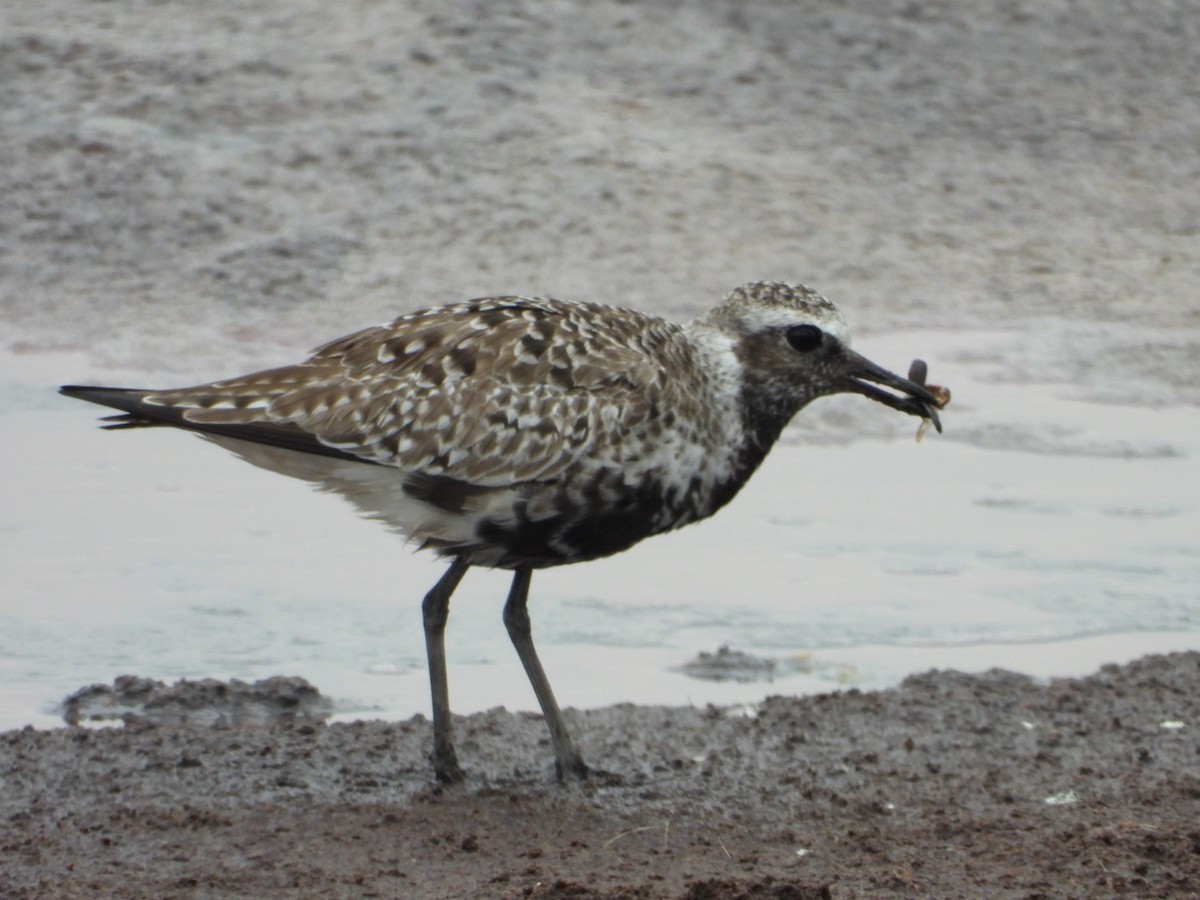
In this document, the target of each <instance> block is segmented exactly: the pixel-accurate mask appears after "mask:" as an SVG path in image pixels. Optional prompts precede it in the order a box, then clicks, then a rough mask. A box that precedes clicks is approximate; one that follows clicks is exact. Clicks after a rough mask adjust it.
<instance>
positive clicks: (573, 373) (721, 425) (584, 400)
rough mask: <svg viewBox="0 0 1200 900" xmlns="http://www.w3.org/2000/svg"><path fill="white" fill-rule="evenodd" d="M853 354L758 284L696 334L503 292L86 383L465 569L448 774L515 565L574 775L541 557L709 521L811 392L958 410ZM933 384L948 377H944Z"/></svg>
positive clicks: (817, 312) (581, 772)
mask: <svg viewBox="0 0 1200 900" xmlns="http://www.w3.org/2000/svg"><path fill="white" fill-rule="evenodd" d="M923 380H924V379H923V377H921V376H918V381H914V380H910V379H909V378H904V377H901V376H899V375H896V374H894V373H892V372H890V371H888V370H887V369H884V368H882V367H881V366H879V365H877V364H875V363H873V362H871V361H870V360H868V359H867V358H866V357H864V356H862V355H860V354H858V353H856V352H855V351H853V350H852V349H851V348H850V332H849V328H848V325H847V322H846V318H845V316H844V315H843V314H842V312H841V311H840V309H839V308H838V307H837V306H836V305H835V304H834V303H833V302H831V301H830V300H828V299H826V298H825V297H823V296H822V295H821V294H819V293H817V292H816V291H814V290H811V289H809V288H807V287H805V286H803V285H800V284H795V283H788V282H780V281H758V282H752V283H749V284H744V285H742V286H741V287H738V288H736V289H734V290H733V291H731V292H730V293H729V294H728V295H727V296H726V297H725V298H724V299H723V300H722V301H721V302H720V303H718V304H717V305H716V306H714V307H713V308H712V309H710V310H709V311H708V312H706V313H704V314H703V315H701V316H699V317H698V318H696V319H695V320H693V321H691V322H689V323H686V324H677V323H673V322H670V321H667V320H665V319H662V318H659V317H657V316H654V315H650V314H647V313H644V312H638V311H635V310H632V309H627V308H623V307H620V306H613V305H606V304H600V303H594V302H578V301H565V300H557V299H551V298H546V297H525V296H496V297H484V298H480V299H475V300H470V301H467V302H462V303H454V304H450V305H445V306H439V307H431V308H425V309H421V310H418V311H415V312H411V313H408V314H405V315H401V316H400V317H399V318H396V319H395V320H393V321H390V322H387V323H385V324H382V325H378V326H374V327H370V328H366V329H364V330H361V331H358V332H355V333H353V334H350V335H347V336H346V337H342V338H339V339H337V340H334V341H331V342H330V343H327V344H324V345H322V346H321V347H318V348H317V349H316V350H314V351H312V355H311V356H310V358H308V359H307V360H305V361H304V362H301V363H299V364H296V365H288V366H283V367H279V368H272V369H266V370H264V371H259V372H254V373H251V374H248V375H241V376H238V377H234V378H228V379H224V380H221V381H214V382H211V383H208V384H201V385H197V386H194V387H185V388H176V389H166V390H148V389H134V388H113V387H94V386H84V385H65V386H63V387H61V388H60V391H61V393H63V394H65V395H67V396H70V397H76V398H79V399H82V400H87V401H90V402H92V403H98V404H101V405H103V406H107V407H110V408H113V409H116V410H119V411H120V413H119V414H118V415H110V416H108V417H107V418H105V419H104V420H103V421H104V422H105V423H107V424H105V425H104V426H103V427H106V428H122V429H123V428H142V427H151V426H174V427H177V428H182V429H186V430H188V431H192V432H197V433H199V434H201V435H203V436H205V437H207V438H208V439H210V440H212V441H214V442H216V443H218V444H221V445H222V446H224V447H226V448H227V449H229V450H232V451H233V452H234V453H236V454H237V455H239V456H240V457H241V458H243V459H245V460H246V461H247V462H250V463H252V464H254V465H257V466H260V467H262V468H265V469H268V470H271V471H275V472H280V473H283V474H286V475H291V476H293V477H297V478H301V479H304V480H306V481H309V482H310V483H312V484H314V485H316V486H317V487H318V488H321V489H323V490H328V491H332V492H336V493H339V494H341V495H343V496H344V497H346V498H348V499H349V500H350V501H351V502H352V503H353V504H355V505H356V506H358V507H359V509H360V510H361V511H363V512H364V513H365V514H367V515H368V516H370V517H373V518H376V519H379V520H381V521H382V522H383V523H385V524H386V525H387V526H388V527H389V528H391V529H392V530H394V531H396V532H398V533H399V534H400V535H402V536H403V537H405V538H407V539H408V540H409V541H411V542H413V543H415V544H416V546H417V547H418V549H427V550H431V551H433V552H434V553H436V554H438V555H439V556H441V557H443V558H444V559H446V560H448V562H449V565H448V568H447V569H446V570H445V573H444V574H443V575H442V576H441V577H440V579H439V580H438V581H437V582H436V584H434V586H433V587H432V588H431V589H430V590H429V592H428V593H427V594H426V595H425V598H424V600H423V602H422V622H423V627H424V632H425V643H426V651H427V656H428V666H429V679H430V693H431V698H432V711H433V749H432V754H431V762H432V765H433V771H434V775H435V777H436V779H437V780H438V781H440V782H444V783H455V782H461V781H462V780H463V779H464V778H465V773H464V770H463V769H462V767H461V766H460V764H459V761H458V757H457V753H456V751H455V747H454V740H453V728H452V722H451V713H450V700H449V690H448V678H447V670H446V655H445V629H446V622H447V618H448V615H449V604H450V598H451V596H452V595H453V593H454V590H455V588H456V587H457V586H458V584H459V582H460V581H461V580H462V578H463V576H464V575H465V574H466V572H467V570H468V569H469V568H470V567H472V566H482V567H489V568H499V569H504V570H509V571H511V572H512V582H511V586H510V588H509V592H508V596H507V599H506V601H505V604H504V608H503V615H502V618H503V622H504V625H505V627H506V629H507V631H508V635H509V637H510V639H511V641H512V643H513V645H514V647H515V648H516V651H517V655H518V657H519V658H520V661H521V663H522V665H523V667H524V669H525V671H526V674H527V675H528V678H529V681H530V683H531V685H532V687H533V690H534V693H535V695H536V696H537V700H538V702H539V705H540V706H541V709H542V713H543V716H544V719H545V722H546V725H547V727H548V729H549V732H550V739H551V743H552V745H553V749H554V756H555V771H556V774H557V777H558V778H559V779H560V780H583V779H586V778H587V777H588V775H589V773H590V772H592V771H593V770H590V769H589V767H588V766H587V765H586V764H585V762H584V760H583V757H582V756H581V754H580V752H579V750H578V748H577V745H576V743H575V742H574V740H573V739H572V737H571V734H570V732H569V730H568V728H567V726H566V724H565V722H564V721H563V716H562V713H561V711H560V708H559V706H558V703H557V701H556V699H555V696H554V693H553V691H552V690H551V687H550V682H549V680H548V678H547V676H546V673H545V671H544V669H543V667H542V664H541V662H540V660H539V658H538V655H537V652H536V650H535V648H534V643H533V637H532V630H531V625H530V617H529V612H528V607H527V602H528V597H529V589H530V581H531V578H532V573H533V571H534V570H536V569H543V568H548V567H551V566H559V565H564V564H569V563H578V562H585V561H588V560H594V559H599V558H601V557H606V556H610V555H612V554H615V553H619V552H621V551H623V550H625V549H627V548H629V547H631V546H633V545H634V544H636V543H638V542H639V541H641V540H643V539H644V538H647V537H650V536H651V535H656V534H661V533H663V532H667V531H671V530H673V529H676V528H679V527H681V526H684V525H687V524H689V523H692V522H696V521H699V520H701V519H704V518H707V517H708V516H711V515H712V514H713V513H715V512H716V511H717V510H719V509H720V508H721V507H723V506H724V505H725V504H727V503H728V502H729V501H730V500H731V499H732V498H733V497H734V495H735V494H737V492H738V491H739V489H740V488H741V487H742V486H743V485H744V484H745V483H746V481H747V479H749V478H750V476H751V475H752V474H753V473H754V471H755V470H756V469H757V468H758V466H759V464H760V463H761V462H762V461H763V459H764V458H765V456H766V455H767V452H768V451H769V450H770V449H771V447H772V445H773V444H774V443H775V442H776V440H777V439H778V438H779V436H780V434H781V432H782V431H783V429H784V427H785V426H786V425H787V424H788V423H789V422H790V421H791V419H792V418H793V417H794V416H795V415H796V414H797V413H798V412H799V411H800V410H801V409H802V408H804V407H805V406H806V405H808V404H809V403H810V402H811V401H813V400H816V399H817V398H819V397H824V396H827V395H832V394H839V393H856V394H861V395H864V396H866V397H868V398H870V399H871V400H874V401H877V402H878V403H881V404H883V405H885V406H888V407H891V408H892V409H895V410H898V411H900V412H903V413H907V414H910V415H913V416H917V417H919V418H921V419H922V420H924V421H923V424H929V423H930V422H932V423H933V424H934V426H935V427H936V428H937V430H938V431H941V430H942V428H941V422H940V419H939V417H938V409H939V408H940V407H941V406H942V405H943V402H942V401H941V400H940V399H939V397H938V396H935V394H933V393H931V391H930V390H929V389H927V388H926V386H925V385H924V384H922V383H918V382H920V381H923ZM930 387H933V386H930Z"/></svg>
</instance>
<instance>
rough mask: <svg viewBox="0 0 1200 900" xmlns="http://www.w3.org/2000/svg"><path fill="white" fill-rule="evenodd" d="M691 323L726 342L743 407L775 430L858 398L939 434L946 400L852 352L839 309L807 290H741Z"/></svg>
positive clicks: (769, 286)
mask: <svg viewBox="0 0 1200 900" xmlns="http://www.w3.org/2000/svg"><path fill="white" fill-rule="evenodd" d="M695 324H696V326H699V328H700V329H701V330H708V331H710V332H713V333H715V334H719V335H720V336H721V337H722V338H723V339H726V340H727V341H728V342H729V343H728V345H727V346H728V348H729V349H730V350H731V351H732V352H733V354H734V355H735V356H736V357H737V361H738V363H739V366H738V369H739V371H740V374H741V390H742V392H743V399H744V400H745V401H746V404H747V408H748V409H750V410H751V412H752V414H757V415H759V416H761V417H764V418H765V419H769V420H771V421H772V422H778V427H779V428H782V427H783V425H785V424H787V422H788V420H790V419H791V418H792V416H794V415H795V414H796V413H797V412H799V411H800V409H801V408H802V407H803V406H804V405H805V404H807V403H809V402H810V401H812V400H815V399H816V398H818V397H823V396H826V395H829V394H840V393H856V394H862V395H864V396H866V397H870V398H871V399H872V400H876V401H878V402H879V403H882V404H884V405H885V406H890V407H892V409H897V410H899V411H901V412H904V413H908V414H909V415H913V416H918V417H920V418H922V419H929V420H930V421H932V422H933V425H934V427H935V428H937V430H938V431H941V430H942V426H941V422H940V420H939V419H938V409H939V408H940V407H941V406H942V405H944V401H943V400H941V399H940V398H939V397H937V396H935V395H934V394H933V393H931V392H930V391H929V390H928V389H927V388H926V387H925V386H924V385H922V384H918V383H916V382H915V381H912V380H910V379H908V378H903V377H901V376H900V375H896V374H895V373H893V372H889V371H888V370H887V369H885V368H883V367H882V366H879V365H876V364H875V363H873V362H871V361H870V360H869V359H867V358H866V357H864V356H862V355H861V354H859V353H855V352H854V351H853V350H851V349H850V331H849V328H848V326H847V325H846V319H845V317H844V316H843V315H842V313H841V310H839V309H838V308H837V306H835V305H834V304H833V303H832V302H830V301H829V300H826V299H825V298H824V297H822V296H821V295H820V294H818V293H816V292H815V291H812V290H810V289H808V288H806V287H803V286H801V285H795V284H784V283H781V282H754V283H752V284H746V285H743V286H741V287H739V288H737V289H736V290H734V291H732V292H731V293H730V294H729V296H728V297H726V298H725V300H724V301H723V302H722V303H721V304H720V305H719V306H717V307H716V308H714V309H713V310H711V311H710V312H709V313H707V314H706V315H705V316H703V317H701V318H700V319H698V320H697V322H696V323H695ZM763 424H764V425H765V424H767V423H766V422H764V423H763Z"/></svg>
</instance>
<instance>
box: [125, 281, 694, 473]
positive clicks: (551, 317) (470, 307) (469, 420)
mask: <svg viewBox="0 0 1200 900" xmlns="http://www.w3.org/2000/svg"><path fill="white" fill-rule="evenodd" d="M664 348H665V349H667V350H668V351H670V352H674V353H685V352H687V350H686V346H685V345H684V343H683V342H682V341H680V340H679V329H678V328H677V327H676V326H673V325H670V324H668V323H666V322H664V321H662V320H660V319H656V318H654V317H650V316H643V315H641V314H637V313H632V312H628V311H624V310H621V311H617V310H613V309H611V308H609V307H602V306H595V305H590V304H576V303H566V302H562V301H554V300H544V299H531V298H515V297H504V298H489V299H486V300H478V301H472V302H470V303H464V304H457V305H454V306H449V307H440V308H437V309H432V310H425V311H422V312H417V313H413V314H411V315H407V316H403V317H401V318H399V319H397V320H395V321H394V322H391V323H389V324H386V325H381V326H377V327H375V328H368V329H366V330H364V331H360V332H357V333H355V334H352V335H348V336H347V337H344V338H341V339H339V340H337V341H334V342H332V343H329V344H326V345H324V346H323V347H321V348H319V349H318V350H316V351H315V352H314V355H313V356H312V357H311V358H310V359H308V360H307V361H305V362H303V363H300V364H299V365H294V366H286V367H283V368H278V369H269V370H266V371H263V372H257V373H254V374H251V375H246V376H242V377H240V378H232V379H228V380H225V381H218V382H215V383H213V384H208V385H200V386H197V387H192V388H185V389H181V390H171V391H159V392H155V393H149V394H145V395H143V396H142V397H141V401H142V404H143V406H142V408H143V410H144V409H146V408H154V407H157V408H160V409H162V410H163V411H164V412H166V411H167V410H170V411H172V412H173V414H174V415H175V416H176V417H178V418H181V419H182V421H177V422H174V423H172V424H179V425H182V426H184V427H194V428H197V429H199V430H207V431H218V432H219V433H221V434H224V435H228V436H231V437H246V438H248V439H250V440H255V441H258V442H260V443H267V444H272V443H278V444H280V445H282V446H288V447H290V448H293V449H306V448H305V447H303V446H301V445H302V444H303V442H304V441H305V440H308V441H313V440H315V442H316V443H315V444H314V445H313V446H312V447H310V448H307V449H309V450H310V452H318V453H320V452H326V453H327V454H328V453H329V452H332V453H334V454H337V455H346V456H351V457H354V458H357V459H361V460H364V461H366V462H374V463H380V464H383V465H389V466H396V467H399V468H402V469H404V470H407V471H411V472H420V473H424V474H425V475H428V476H434V477H440V476H444V477H447V478H451V479H454V480H456V481H462V482H466V483H468V484H472V485H479V486H501V485H507V484H513V483H518V482H524V481H537V480H545V479H549V478H553V477H554V476H555V475H556V474H558V473H560V472H562V471H563V470H564V469H566V468H567V467H569V466H570V465H571V464H572V463H573V462H575V461H576V460H578V459H579V458H580V457H581V456H582V455H584V454H587V453H594V452H596V451H597V449H598V448H600V447H601V445H604V444H605V442H607V441H610V440H613V439H615V438H616V437H617V436H619V435H621V434H623V433H625V432H628V431H629V430H630V429H634V428H636V427H638V425H640V424H641V423H643V422H645V421H646V420H647V419H648V418H650V417H652V416H654V415H656V413H657V411H658V409H659V406H660V403H661V399H662V391H663V385H664V382H665V379H664V378H663V370H662V366H661V365H660V364H659V363H656V362H655V361H654V360H653V359H652V350H653V351H655V352H657V353H658V354H661V352H662V351H663V349H664ZM168 421H169V420H168ZM273 437H277V438H278V440H274V439H273Z"/></svg>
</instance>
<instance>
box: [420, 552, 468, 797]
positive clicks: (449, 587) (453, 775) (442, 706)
mask: <svg viewBox="0 0 1200 900" xmlns="http://www.w3.org/2000/svg"><path fill="white" fill-rule="evenodd" d="M467 566H468V564H467V561H466V560H465V559H463V558H462V557H461V556H456V557H455V558H454V562H452V563H450V568H449V569H447V570H446V574H445V575H443V576H442V577H441V578H439V579H438V583H437V584H435V585H434V586H433V588H432V589H431V590H430V591H429V593H428V594H426V595H425V601H424V602H423V603H422V604H421V613H422V618H423V620H424V623H425V652H426V654H427V655H428V656H429V688H430V691H431V692H432V693H433V771H434V774H435V775H437V779H438V781H443V782H448V783H450V782H457V781H462V780H463V778H464V777H465V776H464V775H463V770H462V769H460V768H459V766H458V757H457V756H456V755H455V753H454V736H453V733H452V732H453V726H452V725H451V723H450V689H449V687H448V686H447V683H446V641H445V636H446V618H447V617H448V616H449V615H450V595H451V594H453V593H454V589H455V588H456V587H458V583H459V582H460V581H462V577H463V575H465V574H466V573H467Z"/></svg>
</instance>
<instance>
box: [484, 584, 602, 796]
mask: <svg viewBox="0 0 1200 900" xmlns="http://www.w3.org/2000/svg"><path fill="white" fill-rule="evenodd" d="M531 577H532V573H531V572H530V570H529V569H517V570H516V572H514V573H513V580H512V588H511V589H510V590H509V592H508V602H507V603H505V604H504V627H505V628H507V629H508V636H509V637H510V638H511V639H512V642H513V646H514V647H516V648H517V656H519V657H520V658H521V665H523V666H524V667H525V674H527V675H528V676H529V683H530V684H532V685H533V692H534V693H535V694H537V698H538V703H540V704H541V707H542V715H544V716H545V717H546V725H547V726H548V727H549V729H550V740H551V741H553V742H554V756H555V759H556V761H557V762H556V768H557V770H558V777H559V778H560V779H564V780H565V779H567V778H584V777H586V776H587V773H588V767H587V766H586V765H584V762H583V757H582V756H580V755H579V751H578V750H576V749H575V745H574V744H573V743H572V742H571V735H570V734H569V733H568V732H567V726H566V723H565V722H563V718H562V713H561V712H559V709H558V703H557V702H555V700H554V692H553V691H552V690H550V682H549V680H548V679H547V678H546V672H545V670H543V669H542V664H541V662H540V661H539V660H538V656H537V651H536V650H534V649H533V634H532V631H531V629H530V627H529V610H528V609H527V608H526V606H525V604H526V601H527V600H528V599H529V581H530V578H531Z"/></svg>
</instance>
